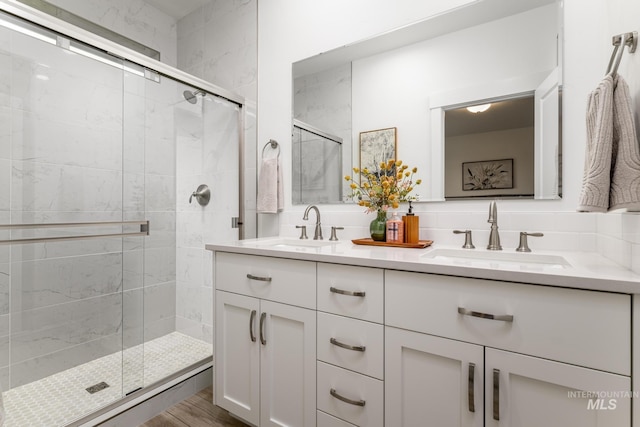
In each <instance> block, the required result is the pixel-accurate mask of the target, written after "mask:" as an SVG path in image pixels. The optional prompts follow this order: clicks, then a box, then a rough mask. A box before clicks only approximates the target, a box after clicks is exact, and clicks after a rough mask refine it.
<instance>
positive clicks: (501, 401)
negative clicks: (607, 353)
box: [485, 348, 631, 427]
mask: <svg viewBox="0 0 640 427" xmlns="http://www.w3.org/2000/svg"><path fill="white" fill-rule="evenodd" d="M630 390H631V380H630V378H629V377H625V376H621V375H616V374H610V373H607V372H602V371H596V370H593V369H588V368H582V367H579V366H575V365H567V364H564V363H559V362H553V361H550V360H545V359H540V358H536V357H531V356H525V355H521V354H516V353H511V352H506V351H501V350H495V349H491V348H487V349H486V353H485V404H486V407H485V414H486V424H485V425H486V426H487V427H498V426H500V427H506V426H509V427H539V426H563V427H628V426H630V425H631V402H630V399H629V398H628V394H630V393H631V391H630ZM596 393H597V394H599V395H600V396H602V399H598V398H597V397H594V398H590V397H589V396H590V395H591V396H593V395H594V394H596ZM625 393H627V396H626V397H625V396H624V394H625Z"/></svg>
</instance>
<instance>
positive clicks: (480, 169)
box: [462, 159, 513, 191]
mask: <svg viewBox="0 0 640 427" xmlns="http://www.w3.org/2000/svg"><path fill="white" fill-rule="evenodd" d="M462 182H463V183H464V184H463V187H462V189H463V190H465V191H471V190H494V189H498V188H513V159H502V160H489V161H482V162H467V163H463V164H462Z"/></svg>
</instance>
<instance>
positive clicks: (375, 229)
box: [369, 209, 387, 242]
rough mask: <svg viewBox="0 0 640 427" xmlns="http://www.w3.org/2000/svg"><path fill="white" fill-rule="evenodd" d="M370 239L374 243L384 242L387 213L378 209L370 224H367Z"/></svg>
mask: <svg viewBox="0 0 640 427" xmlns="http://www.w3.org/2000/svg"><path fill="white" fill-rule="evenodd" d="M369 232H370V233H371V238H372V239H373V240H375V241H376V242H384V241H386V234H387V213H386V212H385V211H383V210H382V209H380V210H379V211H378V212H377V214H376V217H375V219H374V220H373V221H371V224H369Z"/></svg>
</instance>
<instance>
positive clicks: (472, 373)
mask: <svg viewBox="0 0 640 427" xmlns="http://www.w3.org/2000/svg"><path fill="white" fill-rule="evenodd" d="M475 373H476V364H475V363H469V384H468V387H469V390H468V397H469V412H476V402H475V401H476V399H475V394H474V387H473V386H474V380H475Z"/></svg>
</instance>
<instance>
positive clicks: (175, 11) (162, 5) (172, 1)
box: [145, 0, 209, 20]
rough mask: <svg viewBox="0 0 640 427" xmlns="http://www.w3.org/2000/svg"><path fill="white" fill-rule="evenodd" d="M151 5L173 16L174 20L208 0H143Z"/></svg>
mask: <svg viewBox="0 0 640 427" xmlns="http://www.w3.org/2000/svg"><path fill="white" fill-rule="evenodd" d="M145 1H146V2H147V3H149V4H150V5H151V6H153V7H155V8H156V9H158V10H160V11H162V12H164V13H166V14H167V15H169V16H173V17H174V18H175V19H176V20H178V19H181V18H183V17H185V16H187V15H188V14H190V13H191V12H193V11H194V10H196V9H197V8H199V7H200V6H202V5H204V4H206V3H208V2H209V0H179V1H176V0H145Z"/></svg>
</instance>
